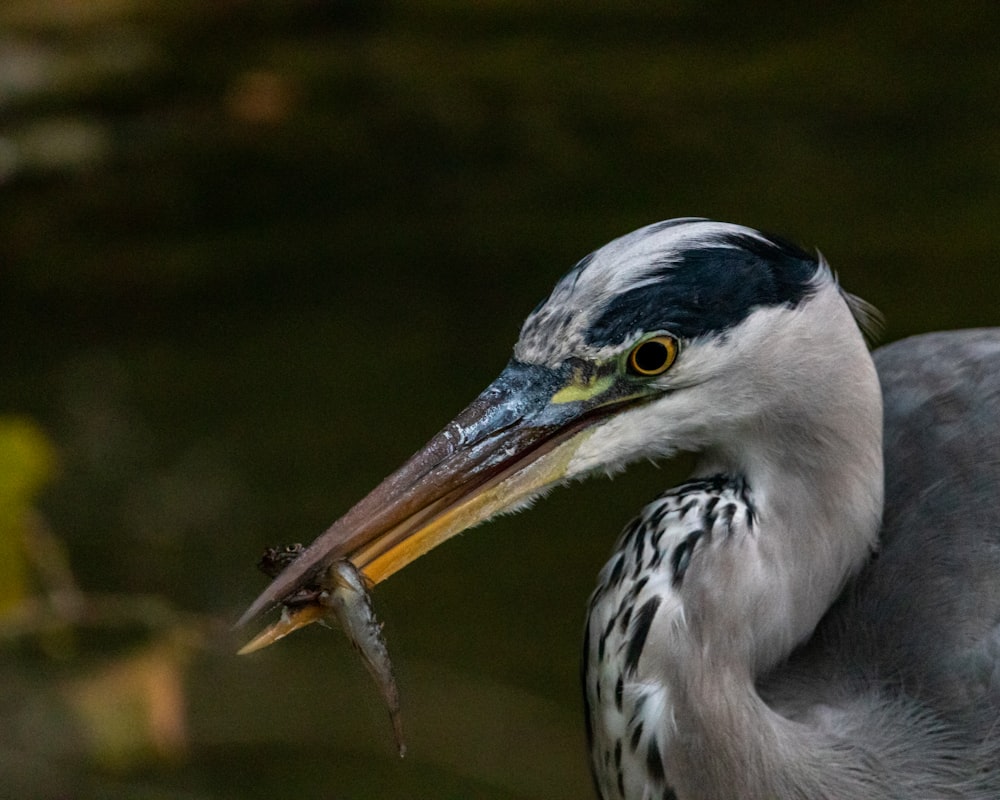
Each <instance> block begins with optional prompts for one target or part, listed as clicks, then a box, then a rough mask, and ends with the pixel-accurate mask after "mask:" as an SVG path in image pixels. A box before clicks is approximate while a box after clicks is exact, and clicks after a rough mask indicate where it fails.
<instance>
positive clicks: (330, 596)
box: [240, 544, 406, 757]
mask: <svg viewBox="0 0 1000 800" xmlns="http://www.w3.org/2000/svg"><path fill="white" fill-rule="evenodd" d="M303 549H304V548H303V547H302V545H301V544H297V545H289V546H287V547H280V548H277V547H274V548H268V549H267V551H265V553H264V555H263V556H262V557H261V559H260V562H259V563H258V564H257V566H258V567H259V568H260V570H261V572H263V573H265V574H266V575H269V576H270V577H272V578H273V577H275V576H277V574H278V573H279V572H281V571H282V570H283V569H284V568H285V567H286V566H288V564H289V563H291V562H292V561H294V560H295V559H296V558H297V557H298V556H299V554H300V553H301V552H302V550H303ZM331 619H332V620H335V621H336V622H337V624H338V625H339V626H340V628H341V629H342V630H343V631H344V633H346V634H347V638H348V639H349V640H350V642H351V645H352V646H353V647H354V649H355V650H357V651H358V653H360V654H361V659H362V661H363V662H364V665H365V668H366V669H367V670H368V672H369V674H370V675H371V676H372V678H374V679H375V683H376V685H377V686H378V688H379V691H380V692H381V694H382V698H383V699H384V700H385V703H386V705H387V706H388V707H389V718H390V719H391V720H392V730H393V733H394V735H395V737H396V747H397V748H398V750H399V755H400V757H402V756H404V755H406V743H405V742H404V741H403V721H402V717H401V715H400V705H399V689H398V687H397V686H396V677H395V674H394V673H393V669H392V662H391V661H390V660H389V650H388V648H387V647H386V645H385V638H384V637H383V636H382V624H381V623H380V622H379V621H378V620H377V619H376V618H375V610H374V608H373V606H372V601H371V595H370V594H369V592H368V587H367V586H366V585H365V579H364V576H363V575H362V574H361V573H360V572H358V570H357V568H356V567H355V566H354V564H352V563H351V562H350V561H344V560H342V561H335V562H334V563H333V564H331V565H330V567H329V568H328V569H327V570H326V572H324V573H323V574H321V575H320V576H319V577H318V578H317V580H316V581H315V582H314V583H311V584H309V585H307V586H305V587H303V588H302V589H300V590H299V591H298V592H296V593H295V594H294V595H292V596H291V597H287V598H285V601H284V603H283V604H282V608H281V619H280V620H278V622H276V623H274V624H273V625H271V626H270V627H269V628H267V630H265V631H263V632H262V633H261V634H260V635H259V636H257V637H256V638H255V639H254V640H253V641H251V642H250V643H249V644H247V645H246V646H245V647H243V649H242V650H240V653H241V654H244V653H252V652H253V651H255V650H259V649H260V648H262V647H267V646H268V645H270V644H274V642H276V641H278V640H279V639H281V638H283V637H285V636H286V635H288V634H289V633H291V632H292V631H293V630H296V629H298V628H301V627H303V626H305V625H308V624H309V623H311V622H317V621H319V622H323V623H326V622H328V621H330V620H331Z"/></svg>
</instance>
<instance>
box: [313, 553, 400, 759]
mask: <svg viewBox="0 0 1000 800" xmlns="http://www.w3.org/2000/svg"><path fill="white" fill-rule="evenodd" d="M326 578H327V580H325V581H324V591H323V592H321V593H320V596H319V602H320V604H321V605H323V606H326V607H327V608H329V609H330V610H331V611H332V612H333V614H334V616H335V617H336V618H337V622H338V623H340V627H341V628H342V629H343V630H344V632H345V633H346V634H347V638H348V639H350V640H351V644H352V645H353V646H354V649H355V650H357V651H358V652H359V653H360V654H361V659H362V661H364V664H365V667H367V669H368V672H369V674H370V675H371V676H372V678H374V679H375V683H376V685H377V686H378V688H379V691H380V692H381V693H382V699H383V700H385V704H386V705H387V706H388V707H389V718H390V719H391V720H392V731H393V733H394V734H395V736H396V747H397V748H398V749H399V756H400V758H402V757H403V756H404V755H406V743H405V742H404V741H403V720H402V717H401V716H400V713H399V689H398V688H397V686H396V676H395V675H394V673H393V670H392V662H391V661H390V660H389V650H388V649H387V648H386V646H385V637H383V636H382V623H380V622H379V621H378V620H376V619H375V610H374V608H373V607H372V599H371V595H370V594H369V593H368V587H367V586H365V579H364V577H363V576H362V575H361V573H360V572H358V570H357V568H356V567H355V566H354V564H352V563H351V562H350V561H335V562H334V563H333V564H332V565H331V566H330V569H329V570H328V571H327V574H326Z"/></svg>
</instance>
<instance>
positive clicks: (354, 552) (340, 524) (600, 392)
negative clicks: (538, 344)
mask: <svg viewBox="0 0 1000 800" xmlns="http://www.w3.org/2000/svg"><path fill="white" fill-rule="evenodd" d="M626 388H627V387H622V386H619V385H618V384H617V382H616V381H615V380H614V379H613V377H612V375H610V374H607V375H604V376H600V375H590V376H586V375H584V371H583V370H582V369H581V368H580V367H577V368H576V369H573V368H572V367H571V366H570V365H563V367H562V368H557V369H553V368H549V367H544V366H539V365H532V364H524V363H521V362H518V361H511V363H510V364H509V365H508V366H507V368H506V369H505V370H504V371H503V372H502V373H501V375H500V376H499V377H498V378H497V379H496V380H495V381H494V382H493V383H492V384H491V385H490V386H489V387H488V388H487V389H486V390H485V391H484V392H483V393H482V394H481V395H480V396H479V397H477V398H476V399H475V400H474V401H473V402H472V403H471V404H470V405H469V407H468V408H466V409H465V410H464V411H463V412H462V413H461V414H459V415H458V416H457V417H455V419H454V420H452V421H451V422H450V423H449V424H448V425H447V426H446V427H445V428H444V430H442V431H441V432H440V433H438V434H437V435H436V436H435V437H434V438H433V439H431V440H430V441H429V442H428V443H427V444H426V445H425V446H424V447H423V448H422V449H421V450H420V451H419V452H417V453H416V454H415V455H414V456H413V457H412V458H410V460H409V461H407V462H406V463H405V464H404V465H403V466H402V467H400V468H399V469H398V470H397V471H396V472H394V473H393V474H392V475H390V476H389V477H388V478H386V479H385V480H384V481H382V483H381V484H379V486H377V487H376V488H375V489H374V490H373V491H372V492H371V493H370V494H369V495H368V496H367V497H365V498H364V499H363V500H361V502H359V503H358V504H357V505H356V506H354V507H353V508H352V509H351V510H350V511H348V512H347V513H346V514H345V515H344V516H343V517H341V518H340V519H339V520H337V521H336V522H335V523H334V524H333V525H331V526H330V527H329V528H328V529H327V530H326V531H325V532H324V533H323V534H321V535H320V536H319V537H318V538H317V539H316V540H315V541H314V542H313V543H312V544H311V545H309V547H308V548H306V549H305V550H304V551H303V552H302V554H301V555H299V556H298V557H297V558H296V559H295V560H294V561H292V562H291V563H290V564H289V565H288V566H287V567H286V568H285V570H284V571H283V572H282V573H281V574H279V575H278V577H277V578H275V579H274V581H273V583H271V585H270V586H268V587H267V588H266V589H265V590H264V592H263V593H262V594H261V595H260V596H259V597H258V598H257V599H256V600H255V601H254V602H253V604H252V605H251V606H250V608H248V609H247V611H246V613H245V614H244V615H243V616H242V618H241V619H240V621H239V623H237V624H238V625H242V624H244V623H246V622H248V621H249V620H251V619H253V618H254V617H256V616H257V615H259V614H260V613H262V612H263V611H265V610H266V609H268V608H270V607H272V606H274V605H276V604H279V603H282V602H283V601H284V600H285V599H287V598H290V597H292V596H293V595H294V594H295V593H296V592H297V591H298V590H299V589H301V588H303V587H306V586H308V585H310V584H311V583H314V582H315V580H316V579H317V577H318V576H319V575H320V574H321V573H322V572H323V571H324V570H325V569H327V568H328V567H329V566H330V565H331V564H332V563H333V562H335V561H338V560H341V559H349V560H350V561H352V562H353V563H354V565H355V566H356V567H357V568H358V570H360V571H361V573H362V574H363V575H364V578H365V580H366V582H367V583H368V584H369V586H374V585H375V584H378V583H381V582H382V581H384V580H385V579H386V578H388V577H389V576H390V575H392V574H393V573H395V572H396V571H398V570H400V569H402V568H403V567H405V566H406V565H407V564H409V563H410V562H411V561H413V560H414V559H416V558H417V557H418V556H421V555H423V554H424V553H426V552H427V551H429V550H431V549H432V548H434V547H436V546H437V545H439V544H440V543H441V542H443V541H445V540H446V539H448V538H449V537H451V536H454V535H455V534H457V533H460V532H461V531H463V530H466V529H467V528H470V527H472V526H473V525H476V524H477V523H479V522H482V521H484V520H486V519H488V518H489V517H491V516H493V515H495V514H497V513H499V512H501V511H504V510H509V509H512V508H516V507H517V506H518V505H519V504H522V503H524V502H526V501H528V500H530V499H531V498H532V497H534V496H536V495H537V494H539V493H540V492H542V491H544V490H545V489H546V488H547V487H550V486H553V485H555V484H557V483H560V482H562V481H563V480H565V479H566V477H567V468H568V465H569V463H570V461H571V459H572V457H573V454H574V453H575V452H576V450H577V448H578V447H579V446H580V444H581V443H582V441H583V440H584V439H586V438H587V436H589V432H590V431H589V429H591V428H592V426H593V425H594V424H595V423H596V422H598V421H599V420H601V419H603V418H605V417H607V416H609V415H610V414H611V413H614V412H617V411H620V410H621V409H622V407H623V406H625V405H630V404H633V403H636V402H639V401H641V399H642V398H641V397H640V396H637V395H636V394H635V393H634V391H633V392H629V391H625V389H626ZM317 618H318V615H316V614H304V615H303V616H302V622H301V625H299V624H294V622H293V623H292V624H290V625H286V626H285V627H284V628H283V629H282V632H281V635H280V636H272V637H271V638H270V639H269V640H268V641H261V642H260V643H258V644H257V646H255V647H252V648H251V646H250V645H248V647H247V648H245V649H246V650H250V649H258V647H262V646H266V644H270V643H271V642H272V641H276V640H277V639H278V638H281V636H284V635H285V634H287V633H289V632H291V630H294V629H295V628H297V627H301V626H302V625H305V624H308V623H309V622H312V621H315V619H317ZM251 644H253V643H251Z"/></svg>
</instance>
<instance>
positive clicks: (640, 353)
mask: <svg viewBox="0 0 1000 800" xmlns="http://www.w3.org/2000/svg"><path fill="white" fill-rule="evenodd" d="M676 358H677V340H676V339H675V338H674V337H673V336H654V337H653V338H652V339H646V341H644V342H640V343H639V344H637V345H636V346H635V347H634V348H632V352H631V353H629V354H628V362H627V364H628V371H629V372H630V373H632V374H633V375H639V376H641V377H644V378H648V377H651V376H653V375H659V374H661V373H663V372H666V371H667V370H668V369H670V365H671V364H673V363H674V360H675V359H676Z"/></svg>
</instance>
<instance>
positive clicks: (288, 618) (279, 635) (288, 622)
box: [236, 604, 326, 656]
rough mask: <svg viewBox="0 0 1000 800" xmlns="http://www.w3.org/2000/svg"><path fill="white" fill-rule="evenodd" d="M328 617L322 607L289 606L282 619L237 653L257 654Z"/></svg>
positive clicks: (283, 611)
mask: <svg viewBox="0 0 1000 800" xmlns="http://www.w3.org/2000/svg"><path fill="white" fill-rule="evenodd" d="M324 616H326V609H324V608H323V607H322V606H320V605H315V604H314V605H307V606H299V607H297V608H295V609H294V610H292V609H289V608H288V607H287V606H286V607H285V608H284V609H282V612H281V619H279V620H278V621H277V622H275V623H274V624H272V625H269V626H268V627H267V628H265V629H264V630H262V631H261V632H260V633H259V634H257V635H256V636H255V637H254V638H253V639H251V640H250V641H249V642H247V643H246V644H245V645H243V647H241V648H240V649H239V650H238V651H237V653H236V654H237V655H240V656H245V655H249V654H250V653H256V652H257V651H258V650H263V649H264V648H265V647H270V646H271V645H272V644H274V643H275V642H278V641H281V640H282V639H284V638H285V637H286V636H288V634H290V633H293V632H295V631H297V630H298V629H299V628H304V627H305V626H306V625H311V624H312V623H313V622H317V621H319V620H321V619H322V618H323V617H324Z"/></svg>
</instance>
